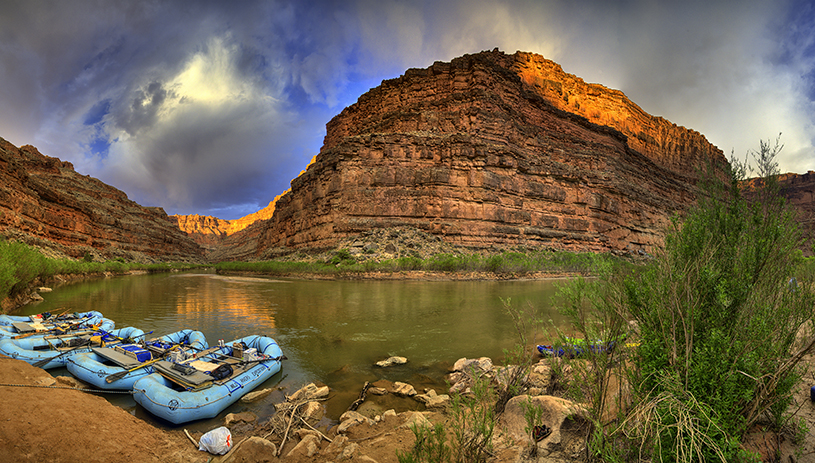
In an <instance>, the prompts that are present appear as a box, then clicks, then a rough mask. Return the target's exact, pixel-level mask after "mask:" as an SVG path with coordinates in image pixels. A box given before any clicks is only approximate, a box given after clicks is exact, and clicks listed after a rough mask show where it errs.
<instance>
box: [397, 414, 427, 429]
mask: <svg viewBox="0 0 815 463" xmlns="http://www.w3.org/2000/svg"><path fill="white" fill-rule="evenodd" d="M400 415H402V416H404V417H405V421H404V422H403V423H402V424H401V426H400V427H402V428H410V427H411V426H425V427H427V426H433V423H431V422H430V420H428V419H427V416H425V414H424V413H422V412H404V413H400Z"/></svg>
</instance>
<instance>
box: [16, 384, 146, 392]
mask: <svg viewBox="0 0 815 463" xmlns="http://www.w3.org/2000/svg"><path fill="white" fill-rule="evenodd" d="M0 386H6V387H39V388H45V389H73V390H75V391H82V392H101V393H103V394H133V393H134V392H133V391H110V390H103V389H88V388H84V387H71V386H46V385H43V384H8V383H0Z"/></svg>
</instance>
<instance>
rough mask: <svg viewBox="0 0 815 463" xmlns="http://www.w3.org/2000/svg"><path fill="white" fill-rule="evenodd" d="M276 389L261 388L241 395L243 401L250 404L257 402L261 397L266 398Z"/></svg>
mask: <svg viewBox="0 0 815 463" xmlns="http://www.w3.org/2000/svg"><path fill="white" fill-rule="evenodd" d="M273 390H274V389H269V388H266V389H261V390H259V391H252V392H249V393H248V394H246V395H245V396H243V397H241V402H243V403H245V404H248V403H252V402H257V401H258V400H260V399H264V398H266V396H268V395H269V394H271V393H272V391H273Z"/></svg>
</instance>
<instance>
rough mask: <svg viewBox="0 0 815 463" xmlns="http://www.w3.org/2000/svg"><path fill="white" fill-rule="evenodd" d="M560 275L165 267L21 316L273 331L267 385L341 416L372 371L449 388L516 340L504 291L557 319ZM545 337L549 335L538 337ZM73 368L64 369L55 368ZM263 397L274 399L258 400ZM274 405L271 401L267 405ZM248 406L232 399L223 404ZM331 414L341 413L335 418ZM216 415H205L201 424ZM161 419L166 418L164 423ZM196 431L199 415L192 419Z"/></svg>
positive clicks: (96, 285)
mask: <svg viewBox="0 0 815 463" xmlns="http://www.w3.org/2000/svg"><path fill="white" fill-rule="evenodd" d="M557 284H560V283H559V282H558V281H311V280H275V279H271V278H249V277H238V276H223V275H216V274H214V273H169V274H155V275H143V276H127V277H115V278H106V279H99V280H91V281H87V282H82V283H75V284H68V285H64V286H60V287H57V288H55V290H54V291H53V292H51V293H44V294H43V296H44V297H45V301H43V302H40V303H36V304H30V305H28V306H26V307H24V308H22V309H21V310H20V311H19V312H18V313H20V314H34V313H40V312H46V311H50V312H56V311H61V310H64V309H66V308H70V309H71V310H73V311H77V312H85V311H89V310H97V311H99V312H102V313H103V314H104V315H105V316H106V317H108V318H110V319H112V320H114V321H115V322H116V327H117V328H123V327H126V326H135V327H138V328H140V329H142V330H144V331H145V332H148V331H151V330H152V331H153V334H151V335H150V336H149V337H150V338H152V337H155V336H160V335H164V334H168V333H172V332H175V331H178V330H182V329H187V328H191V329H196V330H199V331H201V332H203V333H204V334H205V335H206V338H207V341H208V342H209V343H210V344H215V343H216V342H217V341H218V340H219V339H223V340H225V341H227V342H229V341H231V340H233V339H237V338H241V337H243V336H247V335H250V334H261V335H267V336H270V337H272V338H274V339H275V340H276V341H277V342H278V344H279V345H280V347H281V349H282V350H283V353H284V354H285V355H286V356H287V357H288V360H286V361H284V362H283V369H282V372H281V373H280V374H278V375H275V376H274V377H273V378H272V379H270V380H269V381H268V382H267V383H266V384H264V385H263V386H261V387H272V386H278V385H279V386H283V387H284V390H283V391H282V392H280V393H279V394H280V400H282V394H283V393H284V392H285V393H289V394H290V393H291V392H293V391H294V390H296V389H297V388H299V387H300V386H302V385H304V384H306V383H309V382H312V381H321V382H323V383H325V384H327V385H329V386H330V387H331V388H332V391H333V393H334V394H335V399H336V400H332V403H333V405H329V416H330V417H332V418H334V419H336V418H337V417H338V415H339V414H340V413H342V412H343V411H344V410H345V409H346V408H347V407H348V406H349V405H350V403H351V402H352V401H353V400H354V399H356V397H357V395H358V394H359V391H360V388H361V387H362V385H363V384H364V382H365V381H375V380H378V379H388V380H391V381H407V382H410V383H411V384H414V386H416V387H417V390H418V389H419V388H420V387H423V386H425V387H435V388H436V390H437V391H438V392H440V393H441V391H442V389H444V387H445V386H444V375H445V374H446V373H447V368H448V367H449V366H450V365H452V363H453V362H455V361H456V360H457V359H459V358H461V357H470V358H472V357H481V356H486V357H491V358H493V360H495V361H496V362H498V361H499V360H500V358H501V357H502V355H503V349H508V348H511V347H512V346H513V345H515V344H516V343H517V334H516V331H515V328H514V324H513V322H512V319H511V317H510V316H509V315H508V314H507V312H506V310H505V309H504V306H503V303H502V301H501V300H502V299H504V300H506V299H510V300H511V303H512V305H513V306H514V307H526V306H527V305H531V306H532V307H534V308H535V309H536V311H537V313H538V315H539V316H540V317H542V318H543V319H544V320H548V319H552V320H553V321H554V323H555V324H557V325H562V320H561V318H560V315H559V314H557V312H556V310H554V309H552V308H551V304H552V297H553V296H554V295H555V293H556V285H557ZM536 341H538V342H541V341H543V340H541V339H538V340H536ZM391 355H400V356H403V357H407V358H408V360H409V362H408V363H407V364H406V365H402V366H397V367H392V368H388V369H382V368H379V367H376V366H374V363H375V362H377V361H379V360H383V359H385V358H387V357H389V356H391ZM53 373H54V374H67V370H64V369H63V370H62V371H54V372H53ZM106 396H107V397H108V399H109V400H111V401H112V402H114V403H117V404H118V405H121V406H123V407H125V408H127V409H128V410H130V411H131V412H132V413H134V414H135V415H137V416H140V417H142V418H144V419H148V420H149V419H150V417H149V416H145V415H147V413H146V412H145V411H144V410H141V409H140V407H137V405H136V404H135V402H133V401H132V399H130V398H129V396H125V395H113V394H108V395H106ZM263 402H264V403H268V401H263ZM266 407H268V405H266ZM247 408H248V409H250V410H251V411H253V412H255V413H256V414H258V415H259V416H261V417H263V416H268V415H269V414H271V413H273V410H267V409H253V408H252V406H248V407H247V406H246V405H241V404H240V403H238V404H235V405H233V406H232V407H230V408H228V409H227V410H226V411H224V412H223V413H222V414H221V416H219V417H218V419H216V420H214V421H213V423H214V422H215V421H218V422H220V420H221V419H222V418H223V416H224V414H226V413H229V412H236V411H241V410H243V409H247ZM332 415H336V416H332ZM213 423H207V422H199V423H198V424H197V426H199V427H202V428H204V429H209V428H211V427H212V425H213ZM159 424H161V423H159ZM186 427H188V428H190V429H194V428H195V427H196V425H188V426H186Z"/></svg>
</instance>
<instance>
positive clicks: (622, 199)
mask: <svg viewBox="0 0 815 463" xmlns="http://www.w3.org/2000/svg"><path fill="white" fill-rule="evenodd" d="M707 161H711V162H713V164H714V165H718V166H721V165H723V164H724V163H725V159H724V157H723V156H722V153H721V151H720V150H718V149H717V148H716V147H715V146H713V145H711V144H710V143H708V142H707V141H706V140H705V138H704V137H703V136H702V135H700V134H698V133H696V132H693V131H690V130H687V129H685V128H682V127H677V126H675V125H673V124H671V123H669V122H668V121H665V120H664V119H660V118H655V117H653V116H650V115H648V114H646V113H645V112H643V111H642V110H641V109H640V108H639V107H637V106H636V105H635V104H634V103H632V102H630V101H629V100H628V99H627V98H626V97H625V95H623V94H622V92H619V91H616V90H610V89H607V88H605V87H602V86H599V85H592V84H586V83H584V82H583V81H582V80H580V79H578V78H576V77H574V76H571V75H569V74H566V73H564V72H563V71H562V70H561V69H560V67H559V66H558V65H557V64H555V63H553V62H551V61H548V60H545V59H543V58H542V57H540V56H537V55H533V54H529V53H520V52H519V53H516V54H514V55H505V54H503V53H501V52H498V51H493V52H484V53H480V54H476V55H467V56H464V57H461V58H457V59H454V60H453V61H452V62H450V63H440V62H439V63H435V64H434V65H433V66H431V67H429V68H427V69H411V70H408V71H407V72H406V73H405V74H404V75H403V76H401V77H399V78H396V79H392V80H388V81H384V82H382V84H381V85H380V86H379V87H377V88H375V89H372V90H371V91H369V92H368V93H366V94H364V95H362V96H361V97H360V98H359V100H358V101H357V103H355V104H354V105H351V106H349V107H348V108H346V109H345V110H343V111H342V112H341V113H340V114H339V115H338V116H336V117H335V118H334V119H332V120H331V121H330V122H329V123H328V125H327V134H326V137H325V141H324V145H323V148H322V149H321V150H320V153H319V155H318V156H317V157H316V159H315V161H314V162H313V163H312V164H311V165H310V166H309V168H308V169H307V170H306V171H305V172H304V173H302V174H301V175H300V176H299V177H298V178H296V179H295V180H293V181H292V187H291V191H290V192H288V193H287V194H285V195H283V196H282V197H281V198H280V199H279V200H278V202H277V205H276V210H275V213H274V216H273V217H272V219H270V220H268V221H266V222H264V224H265V230H264V231H263V232H262V234H261V237H260V240H259V242H258V254H260V255H262V254H264V253H268V252H270V251H271V248H279V247H289V248H292V247H294V248H301V247H302V248H321V247H329V246H332V245H334V244H335V243H336V242H337V240H338V239H341V238H344V237H347V236H349V235H354V234H358V233H361V232H364V231H367V230H370V229H375V228H383V227H391V226H412V227H416V228H419V229H422V230H425V231H427V232H430V233H433V234H436V235H439V236H441V237H443V238H444V239H445V240H446V241H449V242H453V243H456V244H462V245H467V246H473V247H484V248H486V247H490V246H495V245H499V246H510V245H523V246H541V245H544V246H550V247H554V248H561V249H573V250H594V251H604V250H640V249H645V250H650V248H651V247H653V246H655V245H660V244H661V243H662V239H663V227H664V226H665V225H666V224H667V221H668V217H669V216H670V215H671V214H673V213H674V212H676V211H679V210H682V209H684V208H686V207H687V205H689V204H690V203H691V202H692V201H693V199H694V195H695V189H694V186H693V185H694V182H695V178H694V175H695V172H696V171H697V168H698V167H700V166H701V165H703V163H705V162H707Z"/></svg>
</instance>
